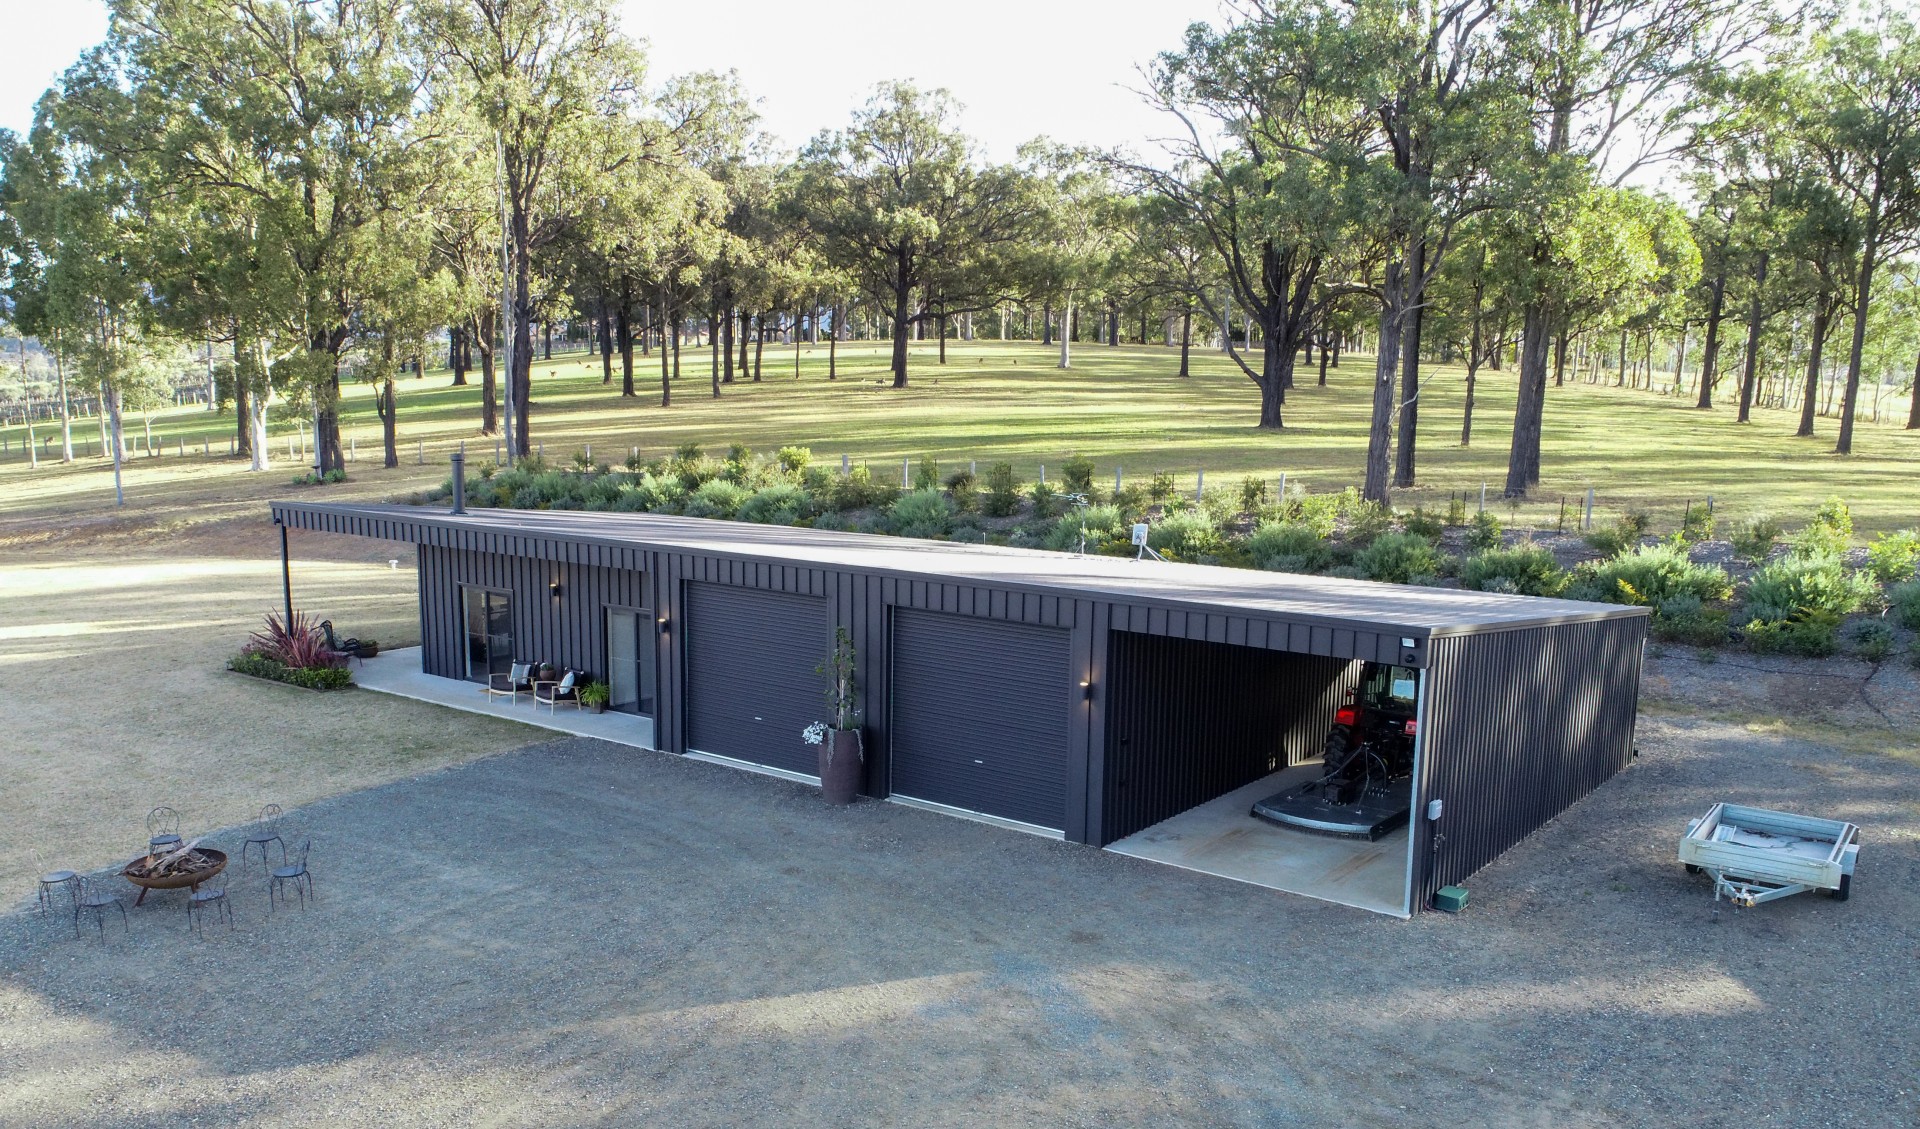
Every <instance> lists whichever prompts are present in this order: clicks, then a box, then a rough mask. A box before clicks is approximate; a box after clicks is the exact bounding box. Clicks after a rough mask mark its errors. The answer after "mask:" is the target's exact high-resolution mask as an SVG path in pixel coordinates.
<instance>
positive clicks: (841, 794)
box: [801, 627, 866, 804]
mask: <svg viewBox="0 0 1920 1129" xmlns="http://www.w3.org/2000/svg"><path fill="white" fill-rule="evenodd" d="M853 668H854V652H853V637H852V636H850V635H848V634H847V629H846V628H844V627H836V628H834V630H833V651H832V653H831V654H829V655H828V656H827V661H826V662H824V663H821V664H820V666H819V667H818V668H817V669H818V670H819V672H820V673H821V674H823V675H825V676H826V678H827V709H828V712H829V714H830V716H831V718H832V720H831V721H816V722H814V723H813V724H812V725H809V726H807V728H806V730H805V731H804V732H803V733H802V734H801V736H802V737H803V738H805V740H806V742H807V744H809V745H817V746H819V748H820V794H821V795H822V796H823V797H825V798H826V801H827V802H828V803H830V804H850V803H852V802H853V798H854V796H856V795H858V794H859V792H860V777H861V770H862V768H863V767H864V765H865V760H866V757H865V756H864V754H863V752H862V750H861V747H860V708H859V687H858V685H857V684H856V683H855V681H854V676H853Z"/></svg>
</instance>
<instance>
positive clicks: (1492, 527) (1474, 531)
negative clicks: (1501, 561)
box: [1467, 510, 1502, 553]
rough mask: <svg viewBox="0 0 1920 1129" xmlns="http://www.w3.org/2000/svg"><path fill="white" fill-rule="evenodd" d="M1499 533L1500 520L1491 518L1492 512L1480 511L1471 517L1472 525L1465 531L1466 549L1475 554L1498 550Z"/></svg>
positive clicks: (1499, 542)
mask: <svg viewBox="0 0 1920 1129" xmlns="http://www.w3.org/2000/svg"><path fill="white" fill-rule="evenodd" d="M1501 532H1502V531H1501V529H1500V519H1499V518H1497V517H1494V516H1493V511H1492V510H1480V511H1479V512H1477V513H1475V514H1474V515H1473V524H1472V526H1471V527H1470V528H1469V529H1468V530H1467V548H1469V549H1471V550H1473V551H1474V552H1476V553H1484V552H1486V551H1487V550H1488V549H1498V548H1499V547H1500V544H1501V537H1500V534H1501Z"/></svg>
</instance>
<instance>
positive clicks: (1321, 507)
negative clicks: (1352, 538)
mask: <svg viewBox="0 0 1920 1129" xmlns="http://www.w3.org/2000/svg"><path fill="white" fill-rule="evenodd" d="M1341 501H1342V498H1341V495H1339V494H1309V495H1306V496H1305V497H1303V498H1301V499H1300V501H1299V504H1298V505H1297V507H1293V506H1290V507H1289V509H1297V510H1298V512H1297V513H1295V514H1293V515H1292V517H1291V518H1290V519H1289V520H1291V521H1296V522H1299V523H1301V524H1302V525H1307V526H1311V527H1312V528H1313V530H1314V531H1315V532H1316V533H1318V534H1319V535H1320V536H1321V537H1332V536H1333V531H1334V528H1335V527H1336V525H1337V524H1338V522H1339V517H1340V508H1341Z"/></svg>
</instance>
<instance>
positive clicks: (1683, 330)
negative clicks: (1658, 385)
mask: <svg viewBox="0 0 1920 1129" xmlns="http://www.w3.org/2000/svg"><path fill="white" fill-rule="evenodd" d="M1686 369H1687V319H1685V318H1681V319H1680V346H1679V348H1677V349H1675V350H1674V353H1673V394H1674V395H1675V396H1678V395H1680V394H1681V391H1682V389H1684V388H1685V386H1686ZM1647 384H1648V385H1649V386H1651V385H1652V384H1653V369H1652V365H1651V362H1649V365H1648V369H1647Z"/></svg>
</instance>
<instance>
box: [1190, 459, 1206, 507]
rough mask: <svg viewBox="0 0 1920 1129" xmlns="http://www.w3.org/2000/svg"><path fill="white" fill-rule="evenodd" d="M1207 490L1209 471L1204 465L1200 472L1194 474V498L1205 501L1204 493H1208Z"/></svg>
mask: <svg viewBox="0 0 1920 1129" xmlns="http://www.w3.org/2000/svg"><path fill="white" fill-rule="evenodd" d="M1206 492H1207V471H1206V468H1205V467H1202V468H1201V469H1200V470H1199V472H1198V473H1197V474H1195V476H1194V480H1193V500H1194V501H1196V502H1200V501H1205V498H1204V495H1205V494H1206Z"/></svg>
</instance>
